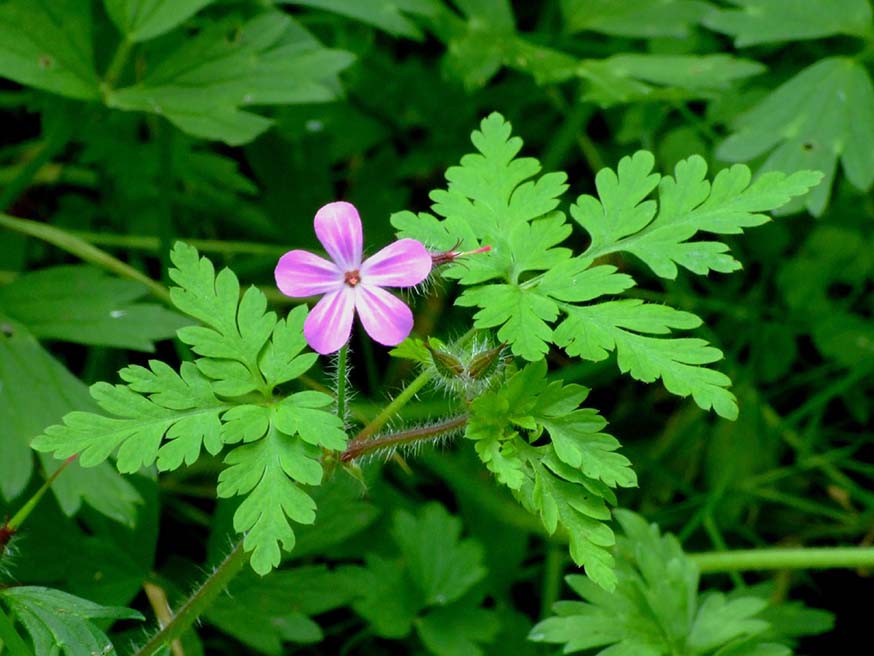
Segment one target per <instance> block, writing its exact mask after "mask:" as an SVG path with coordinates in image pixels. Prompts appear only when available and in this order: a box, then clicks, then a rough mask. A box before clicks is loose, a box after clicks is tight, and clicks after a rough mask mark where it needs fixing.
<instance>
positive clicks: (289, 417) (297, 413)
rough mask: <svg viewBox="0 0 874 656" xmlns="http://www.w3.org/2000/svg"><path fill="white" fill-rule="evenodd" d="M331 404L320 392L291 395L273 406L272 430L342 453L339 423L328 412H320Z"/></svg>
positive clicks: (343, 439)
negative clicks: (273, 421)
mask: <svg viewBox="0 0 874 656" xmlns="http://www.w3.org/2000/svg"><path fill="white" fill-rule="evenodd" d="M333 403H334V399H333V398H331V397H330V396H328V395H327V394H323V393H322V392H313V391H308V392H298V393H297V394H292V395H291V396H288V397H286V398H284V399H282V401H281V402H279V404H278V405H277V406H276V410H275V415H274V420H275V422H276V427H277V428H278V429H279V430H280V431H282V432H283V433H285V434H286V435H300V437H301V439H302V440H303V441H304V442H306V443H307V444H312V445H313V446H321V447H324V448H326V449H332V450H334V451H342V450H343V449H345V448H346V440H347V436H346V431H345V430H344V428H343V420H342V419H340V418H339V417H338V416H337V415H336V414H334V413H333V412H331V411H326V410H321V409H320V408H326V407H329V406H332V405H333Z"/></svg>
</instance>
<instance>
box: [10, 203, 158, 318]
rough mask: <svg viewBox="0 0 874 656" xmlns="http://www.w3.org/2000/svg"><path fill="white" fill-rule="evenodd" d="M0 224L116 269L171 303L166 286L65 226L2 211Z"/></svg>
mask: <svg viewBox="0 0 874 656" xmlns="http://www.w3.org/2000/svg"><path fill="white" fill-rule="evenodd" d="M0 227H3V228H8V229H10V230H14V231H15V232H19V233H21V234H23V235H28V236H29V237H36V238H37V239H42V240H43V241H45V242H47V243H49V244H52V245H54V246H57V247H58V248H60V249H62V250H65V251H67V252H68V253H70V254H71V255H75V256H76V257H78V258H79V259H81V260H84V261H85V262H90V263H91V264H94V265H96V266H99V267H100V268H102V269H106V270H107V271H111V272H112V273H116V274H118V275H119V276H121V277H122V278H127V279H129V280H134V281H136V282H139V283H142V284H143V285H145V286H146V287H147V288H148V290H149V291H150V292H151V294H152V295H153V296H155V297H156V298H158V299H160V300H162V301H164V302H165V303H167V304H169V303H170V292H168V291H167V288H166V287H164V286H163V285H162V284H160V283H158V282H155V281H154V280H152V279H151V278H149V277H148V276H147V275H145V274H143V273H140V272H139V271H137V270H136V269H134V268H133V267H132V266H130V265H129V264H125V263H124V262H122V261H121V260H119V259H117V258H115V257H113V256H112V255H110V254H109V253H107V252H106V251H102V250H100V249H99V248H96V247H94V246H92V245H91V244H89V243H88V242H86V241H84V240H82V239H79V238H78V237H75V236H73V235H72V234H70V233H69V232H66V231H65V230H61V229H59V228H55V227H54V226H50V225H48V224H46V223H40V222H38V221H31V220H30V219H20V218H18V217H15V216H10V215H8V214H3V213H0Z"/></svg>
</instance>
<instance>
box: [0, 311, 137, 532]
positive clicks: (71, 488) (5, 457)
mask: <svg viewBox="0 0 874 656" xmlns="http://www.w3.org/2000/svg"><path fill="white" fill-rule="evenodd" d="M0 323H2V324H3V330H4V333H5V334H2V335H0V385H2V389H3V394H0V416H2V417H4V418H5V424H4V426H5V430H4V433H3V435H2V437H0V496H2V497H5V498H6V499H14V498H16V497H18V495H19V494H21V493H22V492H23V491H24V489H25V487H26V486H27V484H28V482H29V481H30V479H31V476H32V474H33V452H32V451H31V449H30V446H29V443H30V441H31V439H32V438H33V437H34V436H35V435H38V434H39V433H41V432H42V431H43V430H45V428H46V426H49V425H51V424H53V423H54V422H57V421H60V419H61V417H63V416H64V415H65V414H66V413H68V412H70V411H71V410H75V409H91V408H92V407H93V406H94V402H93V401H92V400H91V398H90V397H89V395H88V388H87V387H86V386H85V385H84V384H83V383H82V382H81V381H80V380H79V379H78V378H76V377H75V376H73V374H71V373H70V372H69V371H68V370H67V369H66V367H64V366H63V365H62V364H61V363H60V362H58V361H57V360H56V359H55V358H54V357H52V355H51V354H49V353H48V352H47V351H46V350H44V349H43V348H42V347H41V346H40V345H39V343H38V342H37V341H36V340H35V339H34V338H33V336H32V335H30V334H29V333H28V332H27V330H26V329H25V328H24V327H23V326H20V325H18V324H16V323H13V322H9V321H6V320H0ZM40 460H41V461H42V464H43V466H44V467H45V469H46V471H47V472H52V471H54V470H55V469H57V468H58V467H59V466H60V464H61V463H60V462H58V461H56V460H54V459H53V458H51V457H50V456H48V455H42V454H41V455H40ZM51 489H52V493H53V494H54V496H55V498H56V499H57V500H58V503H59V504H60V506H61V508H62V509H63V511H64V513H65V514H67V515H74V514H75V513H77V512H78V511H79V509H80V507H81V505H82V502H83V501H85V502H86V503H88V504H89V505H90V506H92V507H93V508H95V509H96V510H98V511H99V512H101V513H103V514H106V515H108V516H110V517H112V518H113V519H115V520H116V521H119V522H121V523H123V524H125V525H131V524H132V523H133V522H134V519H135V517H136V505H137V504H138V503H140V502H141V501H142V499H141V498H140V495H139V494H138V493H137V491H136V490H135V489H134V488H133V487H132V486H131V485H130V483H128V482H127V481H125V480H124V479H123V478H122V477H121V476H119V474H118V472H116V471H115V470H114V469H113V468H112V467H111V466H110V465H109V464H103V465H100V466H99V467H97V468H94V469H83V468H82V467H81V466H80V464H79V463H78V462H73V463H70V464H69V465H68V466H67V471H66V472H65V473H64V475H63V476H62V477H61V478H59V479H58V480H57V481H55V483H54V484H53V485H52V488H51Z"/></svg>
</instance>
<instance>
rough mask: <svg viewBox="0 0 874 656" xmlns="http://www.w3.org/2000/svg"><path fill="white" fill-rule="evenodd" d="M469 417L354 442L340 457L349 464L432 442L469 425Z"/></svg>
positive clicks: (464, 416)
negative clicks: (398, 448)
mask: <svg viewBox="0 0 874 656" xmlns="http://www.w3.org/2000/svg"><path fill="white" fill-rule="evenodd" d="M467 419H468V416H467V415H458V416H457V417H451V418H450V419H445V420H443V421H440V422H437V423H436V424H432V425H430V426H421V427H419V428H411V429H409V430H405V431H400V432H397V433H391V434H390V435H384V436H382V437H377V438H375V439H372V440H360V441H359V440H357V438H356V439H355V440H353V441H352V442H351V443H350V444H349V446H348V447H347V449H346V450H345V451H344V452H343V453H342V454H341V455H340V460H341V461H342V462H349V461H350V460H354V459H355V458H360V457H361V456H364V455H367V454H368V453H372V452H373V451H379V450H382V449H392V448H395V447H398V446H404V445H406V444H413V443H415V442H423V441H425V440H431V439H434V438H435V437H440V436H441V435H444V434H446V433H451V432H452V431H456V430H458V429H459V428H461V427H462V426H464V425H465V424H466V423H467Z"/></svg>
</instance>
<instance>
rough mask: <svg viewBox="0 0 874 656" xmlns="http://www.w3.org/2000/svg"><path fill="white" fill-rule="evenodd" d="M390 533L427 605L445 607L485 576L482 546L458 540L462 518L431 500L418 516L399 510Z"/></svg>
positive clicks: (471, 541)
mask: <svg viewBox="0 0 874 656" xmlns="http://www.w3.org/2000/svg"><path fill="white" fill-rule="evenodd" d="M392 536H393V537H394V540H395V542H396V543H397V545H398V547H399V548H400V551H401V555H402V556H403V559H404V563H405V564H406V567H407V568H408V570H409V573H410V576H411V578H412V580H413V581H414V583H415V584H416V587H417V588H418V589H419V591H420V593H421V594H422V599H423V602H424V604H425V605H427V606H445V605H447V604H450V603H452V602H454V601H456V600H457V599H459V598H460V597H462V596H464V594H465V593H467V591H468V590H470V588H471V586H473V585H474V584H475V583H477V582H478V581H479V580H481V579H482V578H483V577H484V576H485V575H486V570H485V568H484V567H483V564H482V561H483V551H482V547H481V546H480V545H479V544H478V543H477V542H474V541H473V540H469V539H468V540H462V539H461V521H460V520H458V519H457V518H455V517H452V515H450V514H449V513H448V512H446V509H445V508H443V506H441V505H439V504H436V503H431V504H428V505H426V506H425V507H424V508H422V509H421V510H420V511H419V513H418V516H414V515H412V514H410V513H407V512H404V511H399V512H398V513H396V514H395V516H394V522H393V525H392Z"/></svg>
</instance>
